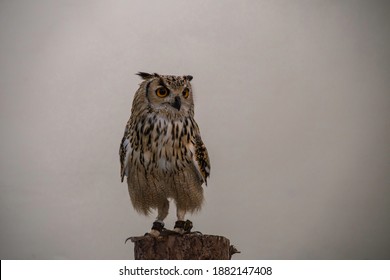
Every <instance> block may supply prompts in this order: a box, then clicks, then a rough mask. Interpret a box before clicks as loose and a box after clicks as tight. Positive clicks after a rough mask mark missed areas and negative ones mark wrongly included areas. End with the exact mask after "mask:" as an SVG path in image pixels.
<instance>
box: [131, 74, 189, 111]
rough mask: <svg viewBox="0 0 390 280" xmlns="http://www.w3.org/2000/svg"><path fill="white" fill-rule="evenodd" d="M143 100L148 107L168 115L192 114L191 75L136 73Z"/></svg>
mask: <svg viewBox="0 0 390 280" xmlns="http://www.w3.org/2000/svg"><path fill="white" fill-rule="evenodd" d="M138 75H139V76H141V78H142V79H144V82H143V83H142V84H141V88H143V89H144V90H143V91H142V92H143V94H144V95H145V98H146V100H145V102H147V103H148V105H149V107H150V109H152V110H153V111H155V112H158V113H160V114H163V115H167V116H169V117H180V116H183V115H187V114H193V108H194V100H193V96H192V87H191V84H190V81H191V80H192V76H169V75H158V74H148V73H138Z"/></svg>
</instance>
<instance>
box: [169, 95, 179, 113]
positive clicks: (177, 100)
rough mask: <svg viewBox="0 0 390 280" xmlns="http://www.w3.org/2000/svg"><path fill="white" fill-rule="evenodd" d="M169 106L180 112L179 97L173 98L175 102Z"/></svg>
mask: <svg viewBox="0 0 390 280" xmlns="http://www.w3.org/2000/svg"><path fill="white" fill-rule="evenodd" d="M171 105H172V107H173V108H176V109H177V110H178V111H180V107H181V99H180V96H176V97H175V101H174V102H173V103H171Z"/></svg>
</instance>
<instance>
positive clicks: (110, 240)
mask: <svg viewBox="0 0 390 280" xmlns="http://www.w3.org/2000/svg"><path fill="white" fill-rule="evenodd" d="M388 3H389V2H388V1H287V0H285V1H49V0H47V1H44V0H39V1H1V2H0V40H1V44H0V98H1V99H0V101H1V102H0V106H1V107H0V131H1V144H0V156H1V160H0V257H1V258H2V259H129V258H132V257H133V253H132V250H133V247H132V244H126V245H124V240H125V238H127V237H128V236H135V235H141V234H143V233H144V232H146V231H148V230H149V228H150V225H151V223H152V221H153V219H154V215H152V216H150V217H148V218H146V217H144V216H140V215H138V214H137V213H135V211H134V210H133V209H132V207H131V205H130V202H129V198H128V193H127V187H126V185H125V184H121V183H120V178H119V159H118V147H119V142H120V140H121V137H122V135H123V130H124V126H125V123H126V121H127V119H128V117H129V115H130V106H131V102H132V98H133V94H134V92H135V91H136V89H137V87H138V83H139V82H140V79H139V78H138V77H136V76H135V75H134V73H136V72H138V71H150V72H158V73H161V74H180V75H182V74H191V75H193V76H194V80H193V86H194V90H195V102H196V104H195V105H196V108H195V110H196V119H197V121H198V123H199V126H200V128H201V133H202V137H203V140H204V142H205V143H206V145H207V148H208V150H209V154H210V157H211V163H212V170H211V171H212V174H211V179H210V181H209V186H208V187H207V188H205V196H206V203H205V205H204V207H203V210H202V211H201V212H200V213H199V214H196V215H193V216H189V218H190V219H191V220H192V221H193V222H194V223H195V227H196V228H195V229H197V230H200V231H202V232H204V233H209V234H220V235H224V236H227V237H228V238H230V240H231V241H232V243H233V244H235V245H236V246H237V247H238V248H239V249H240V250H241V251H242V254H240V255H236V259H372V258H374V259H382V258H385V259H389V258H390V238H389V236H390V225H389V214H390V212H389V211H390V172H389V171H390V91H389V88H390V77H389V76H390V75H389V73H390V67H389V66H390V61H389V49H390V25H389V17H390V15H389V11H390V9H389V6H390V5H389V4H388ZM174 220H175V215H174V211H171V213H170V216H169V218H168V220H167V225H168V226H170V227H172V225H173V223H174Z"/></svg>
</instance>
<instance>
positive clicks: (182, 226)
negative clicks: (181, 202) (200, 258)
mask: <svg viewBox="0 0 390 280" xmlns="http://www.w3.org/2000/svg"><path fill="white" fill-rule="evenodd" d="M176 215H177V221H176V223H175V228H174V231H176V232H178V233H180V234H183V233H188V232H190V231H191V229H192V222H191V221H190V220H186V221H185V220H184V216H185V215H186V210H183V209H179V207H178V208H177V212H176Z"/></svg>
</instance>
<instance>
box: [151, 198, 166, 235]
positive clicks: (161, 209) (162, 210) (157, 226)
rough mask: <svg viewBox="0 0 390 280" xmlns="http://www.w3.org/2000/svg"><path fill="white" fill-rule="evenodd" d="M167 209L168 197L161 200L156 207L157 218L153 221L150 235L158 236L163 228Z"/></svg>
mask: <svg viewBox="0 0 390 280" xmlns="http://www.w3.org/2000/svg"><path fill="white" fill-rule="evenodd" d="M168 210H169V201H168V199H166V200H164V201H162V203H161V204H160V205H159V206H158V207H157V218H156V220H155V221H154V223H153V226H152V229H151V231H150V233H149V234H150V235H153V236H156V237H157V236H159V235H160V233H161V231H162V230H163V228H164V219H165V218H166V217H167V216H168Z"/></svg>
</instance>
